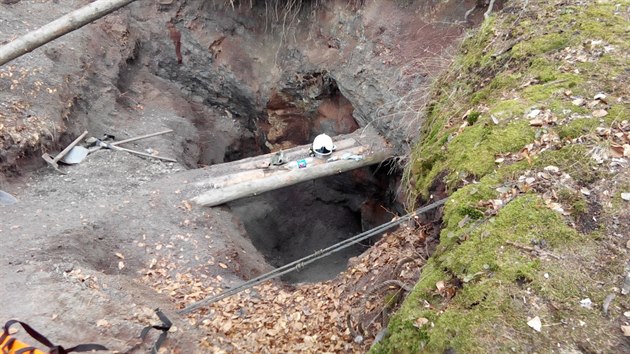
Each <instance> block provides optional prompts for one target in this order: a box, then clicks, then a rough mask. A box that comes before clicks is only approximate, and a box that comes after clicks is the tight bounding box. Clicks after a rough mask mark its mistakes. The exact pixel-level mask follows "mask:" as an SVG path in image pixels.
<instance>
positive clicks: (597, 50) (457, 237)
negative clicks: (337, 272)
mask: <svg viewBox="0 0 630 354" xmlns="http://www.w3.org/2000/svg"><path fill="white" fill-rule="evenodd" d="M509 5H510V9H513V10H512V11H506V12H503V13H497V14H495V15H493V17H491V18H490V19H489V20H487V21H486V22H484V24H483V25H482V26H481V28H479V29H478V30H477V31H476V32H475V33H473V34H471V35H470V36H469V38H467V39H465V40H464V42H463V44H462V47H461V51H460V54H459V55H458V57H457V58H456V59H455V61H454V64H453V65H452V67H451V69H450V70H449V71H448V72H447V73H445V74H444V75H443V76H442V77H441V78H440V79H439V80H438V81H437V83H436V85H435V90H434V95H433V98H432V102H431V104H430V105H429V108H428V110H427V119H426V123H425V126H424V127H423V129H422V131H421V139H420V142H419V143H418V145H417V146H416V147H415V148H414V150H413V152H412V155H411V159H410V160H411V161H410V164H409V165H408V168H407V171H406V177H407V180H408V182H409V184H410V185H411V186H412V187H411V189H412V191H411V193H410V194H411V196H412V199H413V200H417V199H426V198H428V197H429V196H430V194H431V193H432V188H434V187H435V186H436V185H442V186H445V187H446V190H447V192H448V194H450V195H451V196H450V200H449V201H448V203H447V205H446V206H445V208H444V214H443V229H442V231H441V235H440V245H439V246H438V248H437V250H436V252H435V253H434V255H433V256H432V257H431V258H430V260H429V261H428V264H427V265H426V266H425V268H424V270H423V272H422V275H421V279H420V281H419V282H418V284H416V286H415V288H414V290H413V292H412V293H411V294H410V295H409V296H408V298H407V299H406V301H405V302H404V304H403V306H402V308H401V309H400V311H399V312H398V313H397V314H396V315H395V316H394V317H393V318H392V319H391V321H390V324H389V333H390V335H389V336H388V337H387V338H385V339H384V340H383V341H382V342H381V343H378V344H377V345H375V346H374V347H373V348H372V352H374V353H417V352H431V353H433V352H436V353H441V352H446V351H449V352H456V353H485V352H556V351H563V350H564V351H565V352H570V351H571V350H578V349H579V350H593V351H594V352H600V351H602V350H603V351H618V350H625V349H627V345H628V344H627V342H625V341H624V338H623V336H622V335H621V333H620V331H619V322H618V321H621V320H623V316H622V315H620V313H621V312H623V311H622V310H623V309H624V308H625V309H628V308H630V303H629V302H628V299H627V298H625V297H623V298H622V299H621V300H620V304H619V306H618V308H617V310H618V311H617V312H615V313H614V314H609V316H608V317H605V316H604V315H602V313H601V308H599V311H595V310H593V309H586V308H584V307H581V306H580V305H579V303H580V301H581V300H583V299H584V298H590V300H592V302H593V303H594V304H600V306H601V304H602V302H603V300H604V298H605V297H606V296H607V295H609V294H610V293H611V292H612V293H614V292H615V291H618V288H615V286H618V284H619V277H620V276H623V274H624V261H623V259H621V258H622V257H618V255H616V254H613V255H612V256H610V255H608V254H604V253H603V252H602V249H605V247H609V246H606V245H605V244H604V242H603V241H602V240H603V238H602V235H603V234H605V233H606V231H607V224H606V222H605V217H603V216H602V217H601V218H600V214H598V215H597V217H595V216H594V215H588V217H589V218H591V217H595V219H594V220H599V221H597V222H595V225H591V224H589V227H588V231H584V230H585V229H584V228H582V227H579V225H578V224H579V220H582V219H581V215H582V214H584V213H588V212H589V210H591V209H593V208H594V207H595V206H597V207H598V208H599V207H600V206H601V205H600V204H601V203H600V202H601V198H599V199H598V198H595V197H593V196H589V198H590V199H588V200H586V199H585V198H586V197H585V196H584V195H582V194H581V193H579V192H576V189H577V190H580V189H579V188H580V187H582V188H586V189H587V190H588V188H596V185H597V184H598V183H599V182H600V181H601V180H602V179H604V178H610V179H612V180H615V178H616V177H615V175H611V172H610V171H609V170H608V169H607V168H606V166H605V164H598V163H596V161H595V160H593V159H592V158H591V156H590V155H591V152H592V149H593V148H594V147H596V146H599V147H602V148H606V146H607V144H609V142H606V141H602V140H601V139H600V140H597V139H596V138H593V136H595V137H596V136H597V133H596V131H597V129H609V128H610V127H611V126H612V125H614V124H616V123H618V122H621V121H623V120H628V119H630V116H629V112H630V103H629V102H630V101H629V99H628V97H629V96H630V95H629V92H628V88H627V87H625V85H627V82H628V79H630V69H628V68H630V54H629V53H630V22H629V21H628V19H629V17H630V13H628V12H626V11H628V9H630V1H627V0H624V1H616V2H611V1H598V2H588V3H583V2H578V1H574V0H570V1H552V2H551V3H549V2H547V1H538V0H536V1H531V0H530V1H529V2H528V3H527V5H526V6H525V5H524V4H522V3H521V2H518V1H516V2H510V3H509ZM514 9H516V10H514ZM521 9H522V10H521ZM624 81H625V82H626V84H623V82H624ZM598 93H605V94H606V98H605V99H604V100H605V102H601V101H600V102H598V101H597V100H595V101H594V100H593V98H594V96H595V95H596V94H598ZM580 99H583V101H584V102H585V103H581V102H580ZM602 110H604V111H605V112H606V113H607V114H606V115H602V114H601V111H602ZM547 166H552V167H557V168H558V169H559V170H560V171H561V173H562V176H565V177H562V178H565V179H566V178H567V177H566V176H570V181H571V182H570V183H569V184H570V186H568V184H565V182H560V181H559V180H561V179H562V178H560V177H558V178H557V180H556V178H551V181H550V182H548V183H547V184H546V187H544V186H542V187H541V186H540V185H539V186H538V187H530V186H528V185H527V183H526V182H523V179H524V177H525V176H534V177H535V176H541V174H542V176H545V174H546V172H545V169H544V168H545V167H547ZM549 171H553V168H551V169H549ZM538 179H540V178H538ZM567 183H568V182H567ZM552 190H553V191H552ZM556 192H557V193H556ZM562 193H564V194H562ZM613 193H614V192H613ZM558 194H560V196H558ZM550 195H551V196H550ZM563 195H566V196H565V197H563ZM589 195H590V194H589ZM550 200H554V201H557V202H558V203H550ZM554 205H556V206H557V205H561V206H562V207H563V208H564V209H560V210H558V208H557V207H554ZM554 208H555V210H554ZM598 210H599V209H598ZM620 213H621V212H620V211H619V209H615V205H614V203H611V204H610V205H609V206H608V207H606V206H604V210H603V211H602V214H605V215H608V216H614V215H620ZM598 218H599V219H598ZM600 219H603V220H600ZM585 264H589V265H585ZM601 269H604V271H602V270H601ZM611 289H612V290H611ZM615 289H616V290H615ZM619 311H621V312H619ZM536 316H538V317H539V318H541V320H542V323H543V328H542V330H541V332H536V331H534V330H533V329H532V328H530V327H529V326H528V325H527V321H528V320H529V319H531V318H534V317H536ZM615 316H617V317H615ZM419 319H420V320H419ZM427 320H428V321H427ZM621 324H623V323H621ZM624 343H625V344H624ZM624 345H625V346H626V347H624Z"/></svg>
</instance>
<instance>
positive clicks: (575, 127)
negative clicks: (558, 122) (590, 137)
mask: <svg viewBox="0 0 630 354" xmlns="http://www.w3.org/2000/svg"><path fill="white" fill-rule="evenodd" d="M598 126H599V121H598V120H597V119H595V118H579V119H575V120H573V121H571V123H568V124H565V125H562V126H560V127H558V128H557V132H558V136H559V137H560V138H561V139H575V138H577V137H580V136H583V135H585V134H588V133H590V132H593V131H594V130H595V128H597V127H598Z"/></svg>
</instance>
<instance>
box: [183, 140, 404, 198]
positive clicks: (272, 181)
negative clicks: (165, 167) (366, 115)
mask: <svg viewBox="0 0 630 354" xmlns="http://www.w3.org/2000/svg"><path fill="white" fill-rule="evenodd" d="M392 154H393V152H392V150H391V149H389V148H385V149H381V150H379V151H375V152H373V153H372V154H370V155H368V156H364V157H363V159H362V160H359V161H354V160H337V161H334V162H328V163H320V164H315V165H313V166H308V167H306V168H302V169H295V170H290V171H287V172H285V173H276V174H272V175H270V176H267V177H263V178H260V179H253V180H249V181H246V182H243V183H239V184H234V185H229V186H226V187H225V188H217V189H212V190H209V191H207V192H205V193H202V194H200V195H198V196H197V197H195V198H193V199H192V200H193V201H194V202H195V203H197V204H199V205H203V206H210V207H212V206H217V205H221V204H224V203H227V202H230V201H233V200H237V199H240V198H245V197H250V196H254V195H258V194H260V193H263V192H268V191H272V190H276V189H280V188H283V187H288V186H292V185H294V184H298V183H301V182H306V181H310V180H313V179H316V178H321V177H326V176H332V175H336V174H339V173H342V172H347V171H351V170H354V169H357V168H360V167H364V166H369V165H374V164H378V163H381V162H383V161H385V160H386V159H388V158H390V157H392Z"/></svg>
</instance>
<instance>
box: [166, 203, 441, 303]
mask: <svg viewBox="0 0 630 354" xmlns="http://www.w3.org/2000/svg"><path fill="white" fill-rule="evenodd" d="M447 200H448V198H444V199H441V200H438V201H436V202H433V203H431V204H429V205H426V206H424V207H422V208H420V209H417V210H416V211H414V212H411V213H409V214H407V215H404V216H401V217H400V218H398V219H396V220H392V221H389V222H386V223H385V224H382V225H380V226H377V227H375V228H373V229H371V230H368V231H365V232H362V233H360V234H358V235H356V236H353V237H351V238H349V239H346V240H343V241H341V242H339V243H336V244H334V245H332V246H330V247H327V248H325V249H320V250H318V251H315V252H314V253H312V254H310V255H308V256H306V257H304V258H301V259H298V260H296V261H293V262H291V263H288V264H285V265H284V266H282V267H280V268H276V269H274V270H272V271H271V272H269V273H265V274H263V275H260V276H258V277H256V278H253V279H250V280H248V281H246V282H244V283H243V284H241V285H239V286H237V287H234V288H231V289H228V290H226V291H224V292H222V293H221V294H218V295H214V296H211V297H207V298H205V299H203V300H199V301H197V302H195V303H193V304H191V305H189V306H186V307H185V308H183V309H181V310H179V311H177V313H178V314H180V315H185V314H188V313H191V312H193V311H196V310H198V309H200V308H202V307H204V306H207V305H210V304H212V303H215V302H217V301H219V300H222V299H225V298H226V297H229V296H232V295H235V294H238V293H240V292H241V291H244V290H247V289H249V288H251V287H253V286H255V285H258V284H260V283H262V282H265V281H267V280H269V279H273V278H277V277H281V276H283V275H285V274H288V273H290V272H293V271H295V270H298V271H299V270H301V269H303V268H304V267H306V266H307V265H309V264H311V263H313V262H315V261H316V260H318V259H320V258H324V257H327V256H329V255H331V254H333V253H335V252H338V251H340V250H342V249H344V248H347V247H349V246H352V245H354V244H357V243H359V242H361V241H363V240H366V239H368V238H370V237H372V236H375V235H378V234H380V233H382V232H383V231H385V230H388V229H390V228H392V227H394V226H396V225H398V224H400V223H402V222H404V221H407V220H409V219H411V218H413V217H415V216H417V215H420V214H423V213H426V212H427V211H429V210H433V209H435V208H437V207H439V206H441V205H444V203H446V201H447Z"/></svg>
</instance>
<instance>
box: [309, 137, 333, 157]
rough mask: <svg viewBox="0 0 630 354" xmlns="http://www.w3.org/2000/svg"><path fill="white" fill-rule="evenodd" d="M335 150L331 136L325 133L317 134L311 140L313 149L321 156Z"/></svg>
mask: <svg viewBox="0 0 630 354" xmlns="http://www.w3.org/2000/svg"><path fill="white" fill-rule="evenodd" d="M333 150H335V145H334V144H333V141H332V138H331V137H329V136H328V135H326V134H319V135H318V136H316V137H315V140H313V151H314V152H315V153H316V154H318V155H322V156H326V155H330V154H331V153H332V152H333Z"/></svg>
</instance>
